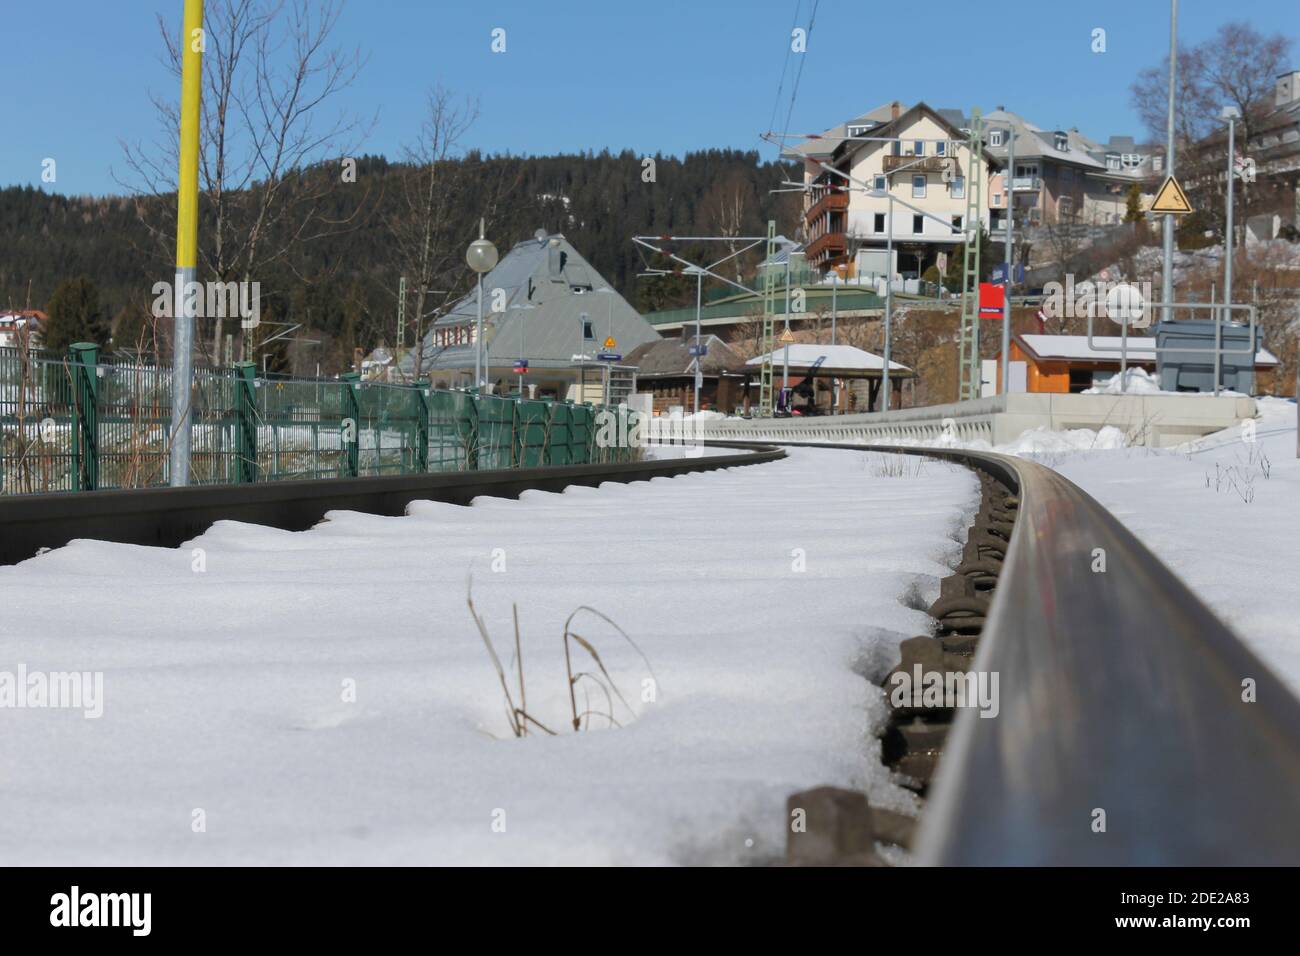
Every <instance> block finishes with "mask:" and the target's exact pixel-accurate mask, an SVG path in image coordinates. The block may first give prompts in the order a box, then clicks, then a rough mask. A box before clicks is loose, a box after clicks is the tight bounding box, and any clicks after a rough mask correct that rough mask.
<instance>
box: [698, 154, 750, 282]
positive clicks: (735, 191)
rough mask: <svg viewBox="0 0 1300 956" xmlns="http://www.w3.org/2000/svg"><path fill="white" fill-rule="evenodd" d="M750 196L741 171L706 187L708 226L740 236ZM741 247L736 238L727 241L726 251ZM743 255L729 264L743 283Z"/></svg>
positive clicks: (732, 252) (747, 183)
mask: <svg viewBox="0 0 1300 956" xmlns="http://www.w3.org/2000/svg"><path fill="white" fill-rule="evenodd" d="M752 198H753V189H752V188H751V186H750V184H749V182H748V181H747V180H746V179H745V177H744V174H743V173H741V172H739V171H737V172H734V173H732V174H731V175H730V176H728V177H727V178H726V179H724V180H723V181H721V182H719V183H718V184H717V185H716V186H714V187H713V189H711V190H710V191H709V195H708V197H707V199H706V200H705V203H704V206H705V210H706V214H707V215H708V222H709V226H710V228H712V229H713V230H715V231H716V232H717V234H718V235H719V236H739V235H741V234H742V233H743V232H744V230H745V224H746V222H747V221H748V219H749V215H748V214H749V207H750V204H751V200H752ZM739 248H740V244H739V243H738V242H734V241H733V242H728V243H727V251H728V252H730V253H731V254H732V255H733V256H735V255H736V252H737V250H738V249H739ZM744 258H745V256H737V257H736V258H734V259H732V260H731V268H732V269H733V270H734V272H735V274H736V281H737V282H741V283H743V282H744V280H745V276H744V264H743V262H742V261H741V260H742V259H744Z"/></svg>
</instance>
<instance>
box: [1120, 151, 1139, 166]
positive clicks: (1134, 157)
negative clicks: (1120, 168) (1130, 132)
mask: <svg viewBox="0 0 1300 956" xmlns="http://www.w3.org/2000/svg"><path fill="white" fill-rule="evenodd" d="M1141 165H1142V154H1141V153H1125V154H1124V168H1125V169H1137V168H1138V167H1139V166H1141Z"/></svg>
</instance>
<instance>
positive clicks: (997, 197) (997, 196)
mask: <svg viewBox="0 0 1300 956" xmlns="http://www.w3.org/2000/svg"><path fill="white" fill-rule="evenodd" d="M992 204H993V205H994V206H1001V205H1002V194H1001V193H994V194H993V203H992Z"/></svg>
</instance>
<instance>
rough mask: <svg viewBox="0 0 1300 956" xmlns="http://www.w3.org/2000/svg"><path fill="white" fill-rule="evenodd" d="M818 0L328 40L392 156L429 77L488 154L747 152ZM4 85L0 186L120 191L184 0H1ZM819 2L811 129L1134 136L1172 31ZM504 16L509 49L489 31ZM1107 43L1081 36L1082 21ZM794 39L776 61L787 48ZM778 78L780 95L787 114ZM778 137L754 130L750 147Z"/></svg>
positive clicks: (1196, 33)
mask: <svg viewBox="0 0 1300 956" xmlns="http://www.w3.org/2000/svg"><path fill="white" fill-rule="evenodd" d="M811 5H812V0H780V2H775V0H771V2H769V0H745V2H737V0H693V2H688V0H663V2H658V3H655V2H642V0H549V2H548V0H511V2H499V3H482V2H480V3H476V2H473V0H458V2H454V3H453V2H445V0H350V2H349V4H348V8H347V10H346V12H345V14H344V17H343V19H342V21H341V23H340V27H339V31H338V39H339V41H340V43H343V44H346V45H348V46H350V47H351V46H355V47H359V48H360V49H361V50H363V51H364V52H366V53H367V54H368V55H369V63H368V65H367V67H366V69H365V70H364V72H363V73H362V75H361V77H360V79H359V81H358V83H357V84H356V85H355V86H354V88H353V89H351V90H350V91H348V93H347V95H346V97H345V98H344V99H343V100H341V101H340V105H342V106H344V107H346V108H347V109H350V110H352V111H354V112H362V113H367V114H369V113H373V112H374V111H375V110H378V112H379V122H378V125H377V126H376V127H375V129H374V132H373V133H372V135H371V137H370V138H369V140H368V141H367V142H366V144H365V148H364V151H365V152H369V153H382V154H386V155H388V156H390V157H394V158H396V157H397V156H399V155H400V153H401V146H402V144H403V143H405V142H407V141H409V140H410V139H411V136H412V132H413V130H414V128H415V127H416V125H417V124H418V122H419V117H420V112H421V105H422V102H423V97H424V91H425V90H426V89H427V88H428V87H430V86H431V85H433V84H434V83H439V82H440V83H442V84H444V85H446V86H448V87H450V88H452V89H454V90H456V91H457V92H460V93H466V94H470V95H473V96H477V97H479V99H480V101H481V110H482V115H481V118H480V120H479V122H478V124H477V125H476V126H475V128H474V130H473V131H472V133H471V136H470V142H471V143H472V144H473V145H476V146H478V147H480V148H482V149H484V150H486V151H490V152H491V151H506V150H509V151H511V152H514V153H525V154H528V153H534V154H535V153H553V152H560V151H566V152H568V151H576V150H583V149H595V150H599V149H601V148H604V147H609V148H611V149H621V148H625V147H626V148H630V149H633V150H635V151H637V152H639V153H652V152H656V151H658V152H665V153H674V154H680V153H682V152H685V151H688V150H695V149H703V148H707V147H721V146H733V147H742V148H760V147H761V146H762V144H761V142H760V141H759V139H758V136H759V134H760V133H761V132H762V131H763V130H766V129H767V128H768V127H769V124H770V123H771V119H772V114H773V107H774V103H775V100H776V93H777V86H778V83H779V82H780V80H781V74H782V67H783V65H784V63H785V60H786V51H787V49H788V47H789V37H790V29H791V26H792V24H793V23H794V22H795V19H796V8H798V11H799V13H798V22H799V24H800V25H803V26H806V25H807V21H808V13H809V10H810V8H811ZM0 6H2V7H3V11H2V12H3V22H4V25H5V41H6V42H5V44H4V47H5V74H6V87H7V90H6V93H5V98H4V101H3V102H2V103H0V128H2V129H3V130H4V131H5V133H6V136H5V140H6V142H5V146H4V148H3V149H0V186H7V185H14V184H28V183H30V184H33V185H41V182H40V177H41V162H42V160H43V159H44V158H46V157H51V158H54V159H55V160H56V161H57V164H58V165H57V173H58V178H57V182H56V183H54V184H45V185H44V186H43V187H42V188H47V189H55V190H58V191H60V192H65V193H73V194H96V195H98V194H104V193H115V192H120V191H121V190H120V189H119V188H118V187H117V186H116V185H115V183H114V180H113V176H112V170H114V169H116V170H117V172H118V174H119V175H120V176H126V169H125V166H124V164H123V162H122V152H121V147H120V145H119V143H120V141H122V140H127V141H131V142H135V141H139V140H147V139H149V138H150V137H152V136H153V135H154V132H155V128H156V127H155V118H154V114H153V111H152V108H151V106H150V101H149V97H150V94H151V93H155V94H160V95H164V96H168V97H171V98H175V97H176V95H177V94H176V91H175V90H174V89H173V88H172V87H173V85H174V84H173V83H172V81H171V79H170V78H169V77H168V75H167V74H166V73H165V71H164V70H163V68H162V66H161V65H160V63H159V62H158V54H159V50H160V41H159V38H158V35H157V30H156V27H155V14H156V13H158V12H165V13H167V14H168V15H169V16H170V17H171V19H172V20H173V22H175V23H177V24H179V10H180V8H181V0H170V2H162V0H112V2H105V0H58V2H57V3H29V2H20V0H0ZM1013 6H1014V7H1015V12H1014V13H1013V14H1012V30H1011V31H1010V35H1009V37H1005V36H1004V34H1006V33H1007V31H1005V30H1002V28H1001V27H1000V26H999V23H998V21H999V20H1000V19H1001V17H1000V14H1001V11H1002V10H1003V9H1005V8H1006V7H1007V5H1006V4H996V3H994V4H975V3H971V2H969V0H962V2H957V0H928V2H921V3H908V4H903V3H896V2H895V3H885V2H883V0H821V2H820V4H819V5H818V9H817V19H816V22H815V24H814V26H813V29H812V33H811V36H810V39H809V43H808V50H807V52H806V54H804V55H803V56H804V60H803V63H804V68H803V76H802V80H801V84H800V89H799V95H798V98H797V100H796V102H795V106H794V112H793V118H792V120H791V124H790V128H791V129H792V130H798V131H819V130H821V129H824V128H826V127H828V126H831V125H834V124H835V123H837V122H840V121H841V120H843V119H846V118H849V117H851V116H853V115H856V114H857V113H860V112H862V111H863V110H865V109H868V108H870V107H873V106H876V105H878V104H879V103H882V102H886V101H888V100H890V99H895V98H897V99H900V100H902V101H904V102H913V101H915V100H917V99H923V100H925V101H926V102H928V103H930V104H931V105H932V106H960V107H962V108H964V109H969V108H970V107H971V106H973V105H978V106H980V107H981V108H983V109H985V110H988V109H992V108H994V107H995V106H997V105H998V104H1005V105H1006V106H1007V107H1008V108H1010V109H1013V110H1016V111H1017V112H1020V113H1022V114H1023V115H1025V116H1026V117H1028V118H1029V119H1030V120H1031V121H1033V122H1036V123H1038V124H1040V125H1042V126H1045V127H1053V128H1055V127H1063V126H1066V127H1068V126H1077V127H1079V129H1081V130H1082V131H1083V132H1085V133H1086V134H1088V135H1091V136H1094V137H1099V138H1102V139H1104V138H1106V137H1107V136H1109V135H1110V134H1112V133H1118V134H1126V133H1127V134H1133V135H1138V136H1140V135H1141V134H1142V130H1141V129H1140V125H1139V123H1138V121H1137V118H1136V116H1135V115H1134V113H1133V111H1132V108H1131V107H1130V105H1129V94H1128V86H1129V83H1130V82H1131V81H1132V79H1133V77H1134V75H1135V74H1136V72H1137V71H1138V70H1139V69H1141V68H1142V67H1144V66H1146V65H1149V64H1152V63H1155V62H1157V61H1158V60H1159V59H1160V57H1161V56H1162V55H1163V53H1164V52H1165V49H1166V46H1167V43H1168V8H1169V5H1168V3H1167V2H1165V0H1092V2H1090V3H1088V4H1076V3H1070V2H1065V0H1051V2H1047V0H1044V2H1038V3H1026V2H1022V3H1020V4H1015V5H1013ZM1229 19H1244V20H1247V21H1249V22H1251V23H1252V24H1253V25H1254V26H1255V27H1256V28H1257V29H1260V30H1263V31H1266V32H1276V31H1281V32H1285V33H1288V34H1289V35H1290V36H1292V37H1293V38H1294V39H1295V40H1296V41H1297V45H1296V57H1295V65H1296V66H1297V68H1300V25H1298V24H1300V20H1298V19H1297V18H1296V16H1295V0H1234V2H1233V3H1231V4H1224V3H1221V2H1217V0H1183V2H1182V3H1181V4H1180V14H1179V22H1180V35H1181V37H1182V39H1183V40H1184V41H1185V42H1187V43H1196V42H1199V41H1201V40H1203V39H1205V38H1206V37H1207V36H1209V35H1210V34H1212V33H1213V32H1214V30H1215V29H1216V28H1217V27H1218V26H1219V25H1220V24H1222V23H1223V22H1225V21H1227V20H1229ZM495 27H501V28H503V29H505V30H506V52H505V53H504V54H494V53H493V52H491V49H490V43H491V31H492V30H493V28H495ZM1095 27H1101V28H1103V29H1105V30H1106V32H1107V51H1106V52H1105V53H1103V54H1095V53H1093V52H1091V49H1090V44H1091V32H1092V30H1093V29H1094V28H1095ZM797 61H798V58H797V57H793V56H792V57H791V62H792V64H793V63H797ZM789 89H790V85H789V81H788V79H787V83H786V86H785V92H784V93H783V95H782V100H781V103H780V107H779V110H778V111H777V112H778V117H779V118H778V120H777V123H776V125H777V127H781V126H782V125H783V124H784V117H785V111H786V109H787V107H788V103H789V99H788V97H789ZM771 154H772V150H771V149H770V148H765V155H771Z"/></svg>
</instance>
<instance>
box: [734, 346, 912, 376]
mask: <svg viewBox="0 0 1300 956" xmlns="http://www.w3.org/2000/svg"><path fill="white" fill-rule="evenodd" d="M823 355H824V356H826V361H825V362H823V363H822V367H823V368H840V369H855V370H860V371H864V372H879V371H880V370H881V369H883V368H884V367H885V360H884V359H883V358H881V357H880V356H879V355H877V354H875V353H874V352H866V351H863V350H862V349H859V348H854V347H853V346H852V345H815V344H809V343H806V342H792V343H791V344H790V367H791V368H808V367H809V366H811V365H812V364H813V362H816V361H817V359H818V358H819V357H821V356H823ZM784 361H785V346H778V347H777V349H776V351H774V352H773V353H772V364H773V365H779V364H781V363H783V362H784ZM745 364H746V365H762V364H763V356H762V355H759V356H757V357H756V358H752V359H750V360H749V361H748V362H746V363H745ZM889 369H890V371H893V370H894V369H898V370H900V371H903V372H910V371H911V369H910V368H908V367H907V366H906V365H900V364H899V363H898V362H893V361H891V362H890V363H889Z"/></svg>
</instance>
